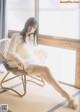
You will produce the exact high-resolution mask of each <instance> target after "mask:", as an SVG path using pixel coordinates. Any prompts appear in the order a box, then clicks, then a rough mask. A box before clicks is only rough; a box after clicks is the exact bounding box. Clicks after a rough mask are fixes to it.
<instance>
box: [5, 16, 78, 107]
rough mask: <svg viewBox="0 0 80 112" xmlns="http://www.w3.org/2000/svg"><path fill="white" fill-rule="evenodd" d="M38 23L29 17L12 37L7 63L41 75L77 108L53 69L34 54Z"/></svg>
mask: <svg viewBox="0 0 80 112" xmlns="http://www.w3.org/2000/svg"><path fill="white" fill-rule="evenodd" d="M37 28H38V23H37V21H36V19H35V18H34V17H31V18H29V19H28V20H27V21H26V23H25V26H24V28H23V30H22V31H21V32H20V33H15V34H13V35H12V37H11V41H10V45H9V49H8V52H7V55H6V58H7V64H8V65H9V66H10V67H13V68H15V67H17V68H18V69H24V70H25V71H27V73H28V75H31V76H33V75H34V76H35V75H40V76H41V77H42V78H44V80H46V81H47V82H48V83H49V84H50V85H51V86H52V87H54V88H55V89H56V90H57V91H58V92H59V93H60V94H61V95H62V96H63V97H65V98H66V99H67V100H68V102H69V106H70V107H71V108H76V106H77V104H76V103H75V100H74V99H73V98H72V97H71V96H70V95H69V94H68V93H67V92H66V91H64V90H63V89H62V88H61V87H60V85H59V84H58V82H57V81H56V80H55V79H54V77H52V71H51V70H50V69H49V68H48V67H47V66H45V65H42V63H41V62H40V60H39V59H38V58H37V57H36V56H35V55H34V47H35V45H36V44H37Z"/></svg>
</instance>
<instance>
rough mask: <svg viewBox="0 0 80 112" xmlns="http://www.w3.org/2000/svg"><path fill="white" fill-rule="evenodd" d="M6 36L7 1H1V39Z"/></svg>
mask: <svg viewBox="0 0 80 112" xmlns="http://www.w3.org/2000/svg"><path fill="white" fill-rule="evenodd" d="M6 36H7V30H6V0H0V39H1V38H5V37H6Z"/></svg>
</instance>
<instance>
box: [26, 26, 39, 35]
mask: <svg viewBox="0 0 80 112" xmlns="http://www.w3.org/2000/svg"><path fill="white" fill-rule="evenodd" d="M36 29H37V25H34V26H29V27H28V32H27V34H28V35H30V34H32V33H34V32H35V30H36Z"/></svg>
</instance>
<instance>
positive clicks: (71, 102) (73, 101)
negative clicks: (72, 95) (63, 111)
mask: <svg viewBox="0 0 80 112" xmlns="http://www.w3.org/2000/svg"><path fill="white" fill-rule="evenodd" d="M77 106H78V104H77V103H76V102H75V100H74V99H72V100H70V101H69V107H70V108H73V109H76V108H77Z"/></svg>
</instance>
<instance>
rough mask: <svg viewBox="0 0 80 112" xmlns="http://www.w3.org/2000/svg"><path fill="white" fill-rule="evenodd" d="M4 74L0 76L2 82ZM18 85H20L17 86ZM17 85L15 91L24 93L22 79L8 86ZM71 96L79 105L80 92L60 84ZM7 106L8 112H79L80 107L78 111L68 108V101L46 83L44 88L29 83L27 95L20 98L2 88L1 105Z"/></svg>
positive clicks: (0, 94) (0, 90)
mask: <svg viewBox="0 0 80 112" xmlns="http://www.w3.org/2000/svg"><path fill="white" fill-rule="evenodd" d="M3 76H4V74H0V80H1V79H2V78H3ZM17 83H18V84H19V85H17ZM13 84H15V85H16V86H15V89H17V90H18V91H20V92H22V85H21V82H20V79H16V80H14V81H12V82H10V83H9V84H8V83H7V84H6V85H7V86H12V85H13ZM60 85H61V86H62V87H63V88H64V89H65V90H66V91H67V92H69V94H71V95H73V97H74V98H75V99H76V101H77V103H78V104H79V99H80V90H79V89H76V88H74V87H69V86H66V85H63V84H60ZM3 104H7V105H8V109H9V111H8V112H23V111H24V112H64V110H65V112H79V111H80V105H78V108H77V109H76V110H73V109H70V108H69V107H68V106H67V101H66V99H65V98H63V97H62V96H61V95H60V94H59V93H57V92H56V91H55V89H54V88H52V87H51V86H50V85H49V84H47V83H45V86H44V87H40V86H37V85H36V84H34V83H31V82H28V83H27V94H26V95H25V96H24V97H19V96H18V95H16V94H15V93H14V92H12V91H4V90H2V89H1V88H0V105H3Z"/></svg>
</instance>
